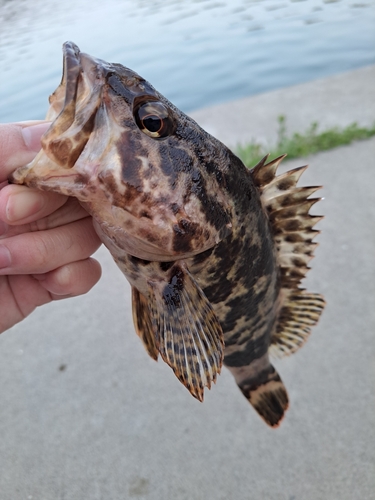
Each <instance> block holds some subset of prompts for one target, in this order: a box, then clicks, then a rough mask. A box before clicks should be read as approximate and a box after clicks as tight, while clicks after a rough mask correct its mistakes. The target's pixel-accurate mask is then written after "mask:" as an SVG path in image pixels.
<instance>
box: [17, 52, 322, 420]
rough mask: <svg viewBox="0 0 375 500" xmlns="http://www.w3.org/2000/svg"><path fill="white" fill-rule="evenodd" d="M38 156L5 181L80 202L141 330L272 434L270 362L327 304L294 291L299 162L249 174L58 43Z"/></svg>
mask: <svg viewBox="0 0 375 500" xmlns="http://www.w3.org/2000/svg"><path fill="white" fill-rule="evenodd" d="M49 103H50V106H49V110H48V112H47V116H46V120H49V121H51V122H52V124H51V126H50V128H49V129H48V130H47V132H46V133H45V134H44V136H43V137H42V141H41V143H42V149H41V151H40V152H39V153H38V154H37V155H36V157H35V159H34V160H33V161H32V162H31V163H29V164H28V165H25V166H23V167H21V168H19V169H17V170H16V171H15V172H13V174H11V176H10V178H9V182H11V183H15V184H24V185H27V186H30V187H33V188H37V189H41V190H45V191H53V192H56V193H60V194H63V195H67V196H72V197H75V198H77V199H78V200H79V202H80V203H81V205H82V206H83V207H84V208H85V209H86V210H87V212H88V213H89V214H91V216H92V218H93V224H94V227H95V230H96V232H97V234H98V235H99V237H100V239H101V241H102V242H103V243H104V245H105V246H106V247H107V248H108V250H109V251H110V253H111V254H112V257H113V258H114V260H115V262H116V263H117V265H118V267H119V268H120V270H121V271H122V272H123V274H124V275H125V277H126V278H127V280H128V281H129V283H130V285H131V289H132V313H133V319H134V326H135V330H136V333H137V334H138V336H139V337H140V339H141V340H142V342H143V345H144V347H145V349H146V351H147V353H148V354H149V355H150V356H151V357H152V358H153V359H155V360H157V359H158V358H159V356H161V358H162V359H163V360H164V361H165V362H166V363H167V364H168V365H169V366H170V367H171V369H172V370H173V372H174V374H175V375H176V377H177V378H178V379H179V380H180V382H181V383H182V384H183V385H184V386H185V387H186V388H187V389H188V390H189V392H190V393H191V394H192V396H194V397H195V398H196V399H198V400H199V401H203V397H204V390H205V388H208V389H210V388H211V386H212V384H213V383H215V382H216V381H217V377H218V375H219V374H220V372H221V368H222V365H223V364H224V365H225V366H226V367H227V368H228V369H229V370H230V372H231V373H232V374H233V376H234V379H235V382H236V383H237V385H238V387H239V389H240V390H241V392H242V394H243V395H244V396H245V398H246V399H247V400H248V401H249V402H250V404H251V405H252V406H253V407H254V408H255V410H256V411H257V412H258V414H259V415H260V417H262V418H263V420H264V421H265V422H266V423H267V424H268V425H269V426H271V427H277V426H278V425H279V424H280V422H281V420H282V418H283V416H284V413H285V411H286V410H287V408H288V405H289V398H288V394H287V391H286V388H285V386H284V384H283V382H282V380H281V378H280V376H279V374H278V372H277V371H276V369H275V368H274V366H273V365H272V363H271V361H270V357H272V356H276V357H277V356H278V357H281V356H283V355H289V354H291V353H294V352H295V351H297V350H298V349H299V348H300V347H301V346H302V345H303V344H305V342H306V340H307V339H308V337H309V335H310V331H311V327H312V326H313V325H315V324H316V323H317V321H318V319H319V317H320V314H321V312H322V310H323V308H324V306H325V301H324V298H323V296H322V295H320V294H318V293H310V292H308V291H306V290H305V289H304V288H302V287H301V280H302V279H303V278H304V277H305V275H306V272H307V271H308V269H309V267H308V263H309V261H310V259H311V258H312V257H313V252H314V249H315V247H316V245H317V243H316V242H314V241H313V239H314V238H315V236H316V235H317V234H318V233H319V231H318V230H317V229H315V228H314V226H315V225H316V224H317V222H319V221H320V220H321V219H322V217H321V216H317V215H311V214H310V212H309V211H310V208H311V207H312V206H313V205H314V204H315V203H316V202H317V201H319V200H320V198H316V197H311V196H312V195H313V194H314V193H315V192H316V191H317V190H318V189H320V187H321V186H313V187H298V186H297V183H298V181H299V178H300V177H301V175H302V173H303V172H304V171H305V169H306V168H307V167H305V166H304V167H299V168H295V169H293V170H290V171H287V172H285V173H282V174H279V175H277V172H276V171H277V168H278V167H279V165H280V163H281V161H282V160H283V158H284V157H285V155H284V156H280V157H279V158H276V159H274V160H272V161H268V157H267V156H266V157H265V158H263V159H262V160H261V161H260V162H259V163H258V164H257V165H256V166H254V168H252V169H248V168H247V167H245V165H244V164H243V163H242V162H241V160H240V159H239V158H238V157H237V156H236V155H235V154H234V153H233V152H232V151H231V150H230V149H228V148H227V147H226V146H225V145H224V144H222V143H221V142H220V141H218V140H217V139H215V138H214V137H212V136H211V135H209V134H208V133H207V132H206V131H205V130H203V129H202V128H201V127H200V126H199V125H198V124H197V123H196V122H195V121H194V120H193V119H191V118H190V117H188V116H187V115H186V114H184V113H183V112H181V111H180V110H179V109H178V108H176V107H175V106H174V105H173V104H172V103H171V102H169V101H168V100H167V99H166V98H165V97H164V96H162V95H161V94H160V93H159V92H158V91H157V90H155V89H154V87H153V86H152V85H151V84H150V83H148V82H147V81H146V80H145V79H144V78H142V77H141V76H139V75H138V74H137V73H135V72H134V71H132V70H131V69H129V68H127V67H125V66H123V65H121V64H118V63H107V62H105V61H104V60H101V59H98V58H95V57H92V56H90V55H88V54H86V53H83V52H81V51H80V49H79V48H78V47H77V46H76V45H75V44H74V43H73V42H66V43H65V44H64V45H63V75H62V80H61V83H60V85H59V86H58V87H57V89H56V90H55V92H54V93H53V94H52V95H51V96H50V98H49Z"/></svg>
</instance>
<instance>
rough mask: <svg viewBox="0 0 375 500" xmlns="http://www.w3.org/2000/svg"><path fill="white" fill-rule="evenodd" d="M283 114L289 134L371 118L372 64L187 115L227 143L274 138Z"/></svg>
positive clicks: (374, 115) (374, 110) (374, 98)
mask: <svg viewBox="0 0 375 500" xmlns="http://www.w3.org/2000/svg"><path fill="white" fill-rule="evenodd" d="M280 115H284V116H285V117H286V130H287V134H288V135H291V134H293V133H294V132H300V133H304V132H305V131H306V130H307V129H308V127H309V126H310V125H311V123H313V122H318V130H319V131H322V130H325V129H327V128H331V127H336V126H339V127H346V126H347V125H350V124H352V123H353V122H357V123H358V125H361V126H365V127H369V126H371V125H373V124H374V121H375V64H374V65H370V66H364V67H363V68H360V69H356V70H353V71H349V72H345V73H339V74H337V75H334V76H330V77H327V78H322V79H318V80H312V81H310V82H308V83H302V84H298V85H293V86H292V87H286V88H282V89H278V90H273V91H271V92H266V93H264V94H257V95H255V96H250V97H245V98H242V99H238V100H234V101H229V102H226V103H223V104H218V105H215V106H209V107H207V108H203V109H199V110H196V111H193V112H191V113H189V116H191V117H192V118H193V119H194V120H195V121H197V122H198V123H199V125H201V127H202V128H204V129H205V130H207V132H209V133H210V134H211V135H213V136H214V137H216V138H217V139H219V140H220V141H222V142H223V143H224V144H226V145H227V146H229V147H235V146H236V145H238V144H246V143H249V142H251V141H255V142H257V143H261V144H264V145H268V146H271V145H274V144H276V142H277V131H278V121H277V119H278V117H279V116H280Z"/></svg>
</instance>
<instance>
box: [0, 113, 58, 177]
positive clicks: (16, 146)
mask: <svg viewBox="0 0 375 500" xmlns="http://www.w3.org/2000/svg"><path fill="white" fill-rule="evenodd" d="M49 126H50V122H46V121H42V120H35V121H28V122H19V123H0V183H2V182H4V181H6V180H7V178H8V176H9V174H10V173H11V172H13V170H15V169H16V168H18V167H22V166H23V165H26V164H27V163H29V162H30V161H31V160H32V159H33V158H34V156H35V155H36V153H37V152H38V151H39V150H40V147H41V144H40V139H41V137H42V135H43V134H44V132H45V131H46V130H47V129H48V127H49Z"/></svg>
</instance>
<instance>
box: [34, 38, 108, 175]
mask: <svg viewBox="0 0 375 500" xmlns="http://www.w3.org/2000/svg"><path fill="white" fill-rule="evenodd" d="M105 65H106V63H104V61H100V60H99V59H94V58H93V57H91V56H89V55H88V54H84V53H81V51H80V50H79V48H78V47H77V45H75V44H74V43H73V42H65V43H64V45H63V76H62V80H61V83H60V85H59V87H58V88H57V89H56V91H55V92H54V93H53V94H52V95H51V96H50V109H49V112H48V114H47V117H46V119H47V120H51V121H53V123H52V125H51V127H50V128H49V129H48V130H47V132H46V133H45V134H44V136H43V138H42V146H43V149H44V150H45V152H46V154H47V156H49V157H50V159H52V160H53V161H54V162H55V163H57V164H58V165H59V166H60V167H63V168H65V169H70V168H72V167H73V166H74V164H75V162H76V161H77V159H78V157H79V156H80V154H81V153H82V151H83V149H84V147H85V146H86V144H87V142H88V140H89V138H90V134H91V133H92V131H93V129H94V125H95V117H96V114H97V111H98V109H99V106H100V102H101V90H102V87H103V85H104V83H105V73H106V68H105Z"/></svg>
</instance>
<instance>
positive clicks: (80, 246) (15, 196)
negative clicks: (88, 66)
mask: <svg viewBox="0 0 375 500" xmlns="http://www.w3.org/2000/svg"><path fill="white" fill-rule="evenodd" d="M48 126H49V123H48V122H37V121H35V122H21V123H11V124H0V333H1V332H3V331H4V330H6V329H8V328H10V327H11V326H13V325H14V324H16V323H18V322H19V321H21V320H22V319H24V318H25V317H26V316H28V315H29V314H30V313H31V312H32V311H33V310H34V309H35V308H36V307H37V306H40V305H42V304H46V303H47V302H50V301H52V300H57V299H62V298H67V297H74V296H77V295H81V294H83V293H86V292H88V291H89V290H90V288H92V287H93V286H94V285H95V284H96V283H97V281H98V280H99V278H100V276H101V268H100V264H99V263H98V262H97V261H96V260H95V259H93V258H90V255H91V254H92V253H94V252H95V250H97V248H98V247H99V246H100V240H99V238H98V236H97V235H96V233H95V231H94V228H93V226H92V219H91V217H90V216H89V215H88V214H87V212H86V211H85V210H84V209H83V208H82V207H81V205H80V204H79V203H78V201H77V200H76V199H74V198H68V197H66V196H62V195H58V194H56V193H52V192H43V191H38V190H36V189H31V188H28V187H26V186H17V185H9V184H8V182H7V178H8V176H9V174H10V173H11V172H13V170H15V169H16V168H18V167H21V166H23V165H25V164H26V163H28V162H30V161H31V160H32V159H33V158H34V156H35V155H36V153H37V152H38V151H39V149H40V147H41V145H40V138H41V136H42V134H43V133H44V132H45V131H46V130H47V128H48Z"/></svg>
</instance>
